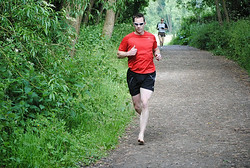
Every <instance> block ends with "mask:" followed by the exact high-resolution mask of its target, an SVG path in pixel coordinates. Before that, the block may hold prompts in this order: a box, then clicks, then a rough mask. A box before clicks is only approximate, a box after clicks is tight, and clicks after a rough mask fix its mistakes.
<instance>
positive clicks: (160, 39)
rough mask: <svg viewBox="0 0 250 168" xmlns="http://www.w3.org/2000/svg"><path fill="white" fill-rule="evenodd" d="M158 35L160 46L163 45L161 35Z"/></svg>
mask: <svg viewBox="0 0 250 168" xmlns="http://www.w3.org/2000/svg"><path fill="white" fill-rule="evenodd" d="M158 37H159V41H160V46H162V45H163V43H162V37H161V35H159V36H158Z"/></svg>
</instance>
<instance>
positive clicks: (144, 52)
mask: <svg viewBox="0 0 250 168" xmlns="http://www.w3.org/2000/svg"><path fill="white" fill-rule="evenodd" d="M134 46H135V48H136V49H137V53H136V55H135V56H130V57H128V67H129V68H130V70H131V71H133V72H136V73H140V74H147V73H152V72H154V71H155V65H154V61H153V59H154V55H153V51H154V49H156V48H157V42H156V39H155V36H154V35H153V34H151V33H149V32H147V31H144V34H143V35H137V34H135V33H134V32H133V33H130V34H128V35H127V36H125V37H124V38H123V40H122V42H121V44H120V46H119V51H125V52H127V51H129V50H131V49H132V48H133V47H134Z"/></svg>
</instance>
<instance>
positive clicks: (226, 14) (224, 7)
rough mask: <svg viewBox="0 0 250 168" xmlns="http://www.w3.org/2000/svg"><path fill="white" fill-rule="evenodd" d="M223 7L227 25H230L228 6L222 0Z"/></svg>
mask: <svg viewBox="0 0 250 168" xmlns="http://www.w3.org/2000/svg"><path fill="white" fill-rule="evenodd" d="M222 6H223V10H224V14H225V16H226V21H227V23H229V16H228V12H227V6H226V2H225V0H222Z"/></svg>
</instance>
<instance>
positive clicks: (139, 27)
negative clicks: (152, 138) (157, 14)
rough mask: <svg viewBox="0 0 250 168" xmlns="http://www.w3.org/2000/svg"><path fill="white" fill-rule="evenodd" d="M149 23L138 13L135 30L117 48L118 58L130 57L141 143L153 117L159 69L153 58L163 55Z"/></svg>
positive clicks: (129, 75)
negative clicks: (147, 27)
mask: <svg viewBox="0 0 250 168" xmlns="http://www.w3.org/2000/svg"><path fill="white" fill-rule="evenodd" d="M145 24H146V22H145V17H144V15H143V14H141V13H139V14H136V15H134V16H133V25H134V28H135V31H134V32H132V33H130V34H128V35H126V36H125V37H124V38H123V40H122V42H121V44H120V46H119V49H118V52H117V57H118V58H125V57H127V58H128V67H129V68H128V71H127V83H128V88H129V91H130V94H131V96H132V101H133V105H134V108H135V111H136V112H137V113H138V114H139V115H140V133H139V135H138V142H139V144H140V145H143V144H144V132H145V130H146V126H147V122H148V117H149V111H148V109H149V108H148V102H149V99H150V97H151V95H152V93H153V91H154V83H155V77H156V71H155V65H154V62H153V59H154V57H155V58H156V60H158V61H159V60H160V59H161V54H160V50H159V48H158V47H157V42H156V39H155V36H154V35H153V34H151V33H149V32H147V31H145V30H144V26H145Z"/></svg>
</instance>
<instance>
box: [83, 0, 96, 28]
mask: <svg viewBox="0 0 250 168" xmlns="http://www.w3.org/2000/svg"><path fill="white" fill-rule="evenodd" d="M94 3H95V0H90V2H89V5H88V10H87V11H86V12H85V16H84V19H83V24H88V22H89V15H90V14H91V10H92V7H93V5H94Z"/></svg>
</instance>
